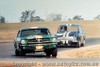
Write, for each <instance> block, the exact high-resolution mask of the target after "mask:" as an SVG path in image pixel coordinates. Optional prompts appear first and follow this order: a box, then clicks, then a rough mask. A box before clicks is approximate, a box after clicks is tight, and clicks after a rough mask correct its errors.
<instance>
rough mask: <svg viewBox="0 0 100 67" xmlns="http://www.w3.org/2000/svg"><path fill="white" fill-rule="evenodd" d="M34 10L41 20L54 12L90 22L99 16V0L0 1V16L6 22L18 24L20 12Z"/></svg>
mask: <svg viewBox="0 0 100 67" xmlns="http://www.w3.org/2000/svg"><path fill="white" fill-rule="evenodd" d="M34 9H35V10H36V14H35V15H39V16H40V17H42V18H45V15H46V14H49V13H52V12H54V13H61V14H62V15H63V16H66V17H67V18H72V17H73V16H74V15H82V17H83V18H84V19H85V20H91V19H93V18H94V17H95V16H97V15H98V14H100V0H0V15H2V16H4V17H5V18H6V20H7V21H8V22H19V18H20V16H21V12H22V11H25V10H34Z"/></svg>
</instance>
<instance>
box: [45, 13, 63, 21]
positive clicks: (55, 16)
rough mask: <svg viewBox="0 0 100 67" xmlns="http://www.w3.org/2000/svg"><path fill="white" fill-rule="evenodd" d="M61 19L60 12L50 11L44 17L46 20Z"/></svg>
mask: <svg viewBox="0 0 100 67" xmlns="http://www.w3.org/2000/svg"><path fill="white" fill-rule="evenodd" d="M61 20H62V15H61V14H55V13H50V14H48V15H47V17H46V21H61Z"/></svg>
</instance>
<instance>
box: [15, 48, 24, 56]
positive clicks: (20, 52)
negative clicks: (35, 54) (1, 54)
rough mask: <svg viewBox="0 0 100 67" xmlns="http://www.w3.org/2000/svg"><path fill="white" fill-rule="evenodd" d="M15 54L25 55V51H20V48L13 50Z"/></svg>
mask: <svg viewBox="0 0 100 67" xmlns="http://www.w3.org/2000/svg"><path fill="white" fill-rule="evenodd" d="M15 55H16V56H25V55H26V53H25V52H23V51H20V50H17V49H16V50H15Z"/></svg>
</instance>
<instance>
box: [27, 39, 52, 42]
mask: <svg viewBox="0 0 100 67" xmlns="http://www.w3.org/2000/svg"><path fill="white" fill-rule="evenodd" d="M47 42H50V39H49V38H38V39H29V40H28V43H47Z"/></svg>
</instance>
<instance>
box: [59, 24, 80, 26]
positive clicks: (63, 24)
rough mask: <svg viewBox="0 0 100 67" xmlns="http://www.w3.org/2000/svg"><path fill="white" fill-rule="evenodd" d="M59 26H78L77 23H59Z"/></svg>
mask: <svg viewBox="0 0 100 67" xmlns="http://www.w3.org/2000/svg"><path fill="white" fill-rule="evenodd" d="M60 26H80V25H78V24H63V25H60Z"/></svg>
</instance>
